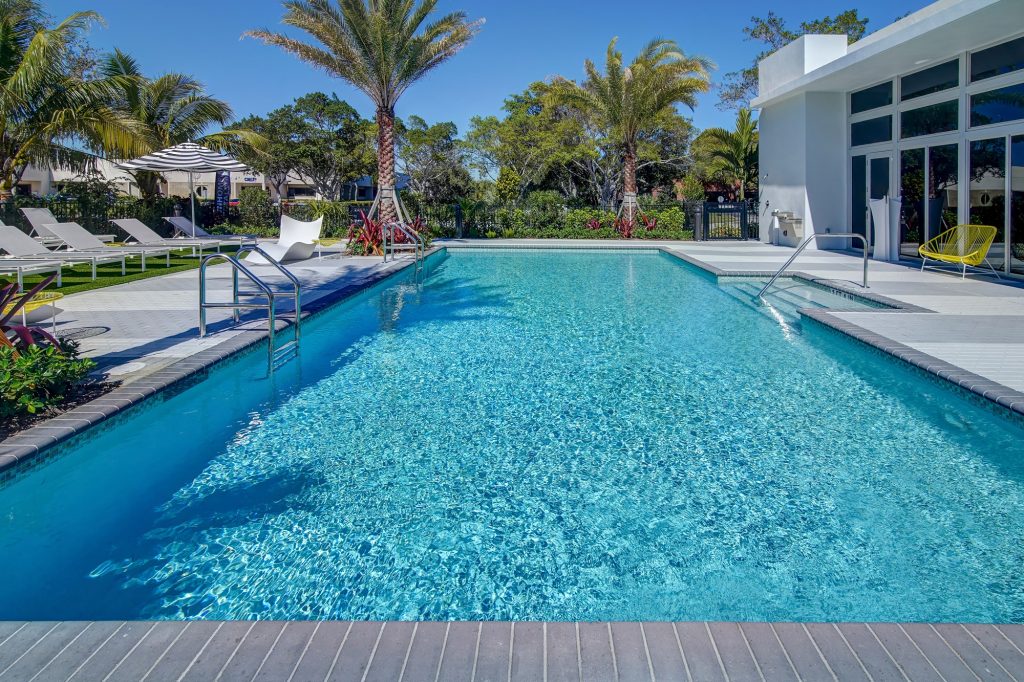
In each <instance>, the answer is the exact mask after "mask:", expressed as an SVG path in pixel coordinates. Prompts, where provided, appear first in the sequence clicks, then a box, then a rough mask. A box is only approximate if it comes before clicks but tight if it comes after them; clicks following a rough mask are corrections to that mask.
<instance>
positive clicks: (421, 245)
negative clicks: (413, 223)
mask: <svg viewBox="0 0 1024 682" xmlns="http://www.w3.org/2000/svg"><path fill="white" fill-rule="evenodd" d="M396 228H397V229H398V230H399V231H401V233H402V234H404V235H405V236H406V237H408V238H409V239H411V240H413V242H414V247H415V253H414V254H413V258H415V260H416V264H417V268H418V267H419V262H420V261H421V260H422V259H423V256H424V255H425V254H426V250H427V245H426V241H425V240H424V239H423V237H422V236H421V235H420V234H419V233H418V232H416V231H415V230H410V229H407V228H406V227H405V226H404V225H403V224H402V223H389V224H387V225H384V226H383V228H382V229H383V234H382V237H383V239H384V260H385V261H387V259H388V252H389V251H390V252H391V256H392V258H394V255H395V247H396V246H397V244H396V243H395V229H396ZM389 232H390V236H391V240H390V242H389V241H388V233H389Z"/></svg>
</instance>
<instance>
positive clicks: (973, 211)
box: [968, 137, 1006, 270]
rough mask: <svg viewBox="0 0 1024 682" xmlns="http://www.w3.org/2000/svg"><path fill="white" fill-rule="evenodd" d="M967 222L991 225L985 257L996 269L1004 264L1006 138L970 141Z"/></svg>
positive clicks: (999, 268)
mask: <svg viewBox="0 0 1024 682" xmlns="http://www.w3.org/2000/svg"><path fill="white" fill-rule="evenodd" d="M970 149H971V156H970V164H971V165H970V179H971V182H970V215H969V216H968V222H969V223H970V224H971V225H991V226H992V227H994V228H996V238H995V241H994V242H993V243H992V248H991V249H989V252H988V261H989V263H991V264H992V267H994V268H995V269H997V270H1003V269H1005V267H1006V138H1005V137H994V138H990V139H987V140H974V141H973V142H971V143H970Z"/></svg>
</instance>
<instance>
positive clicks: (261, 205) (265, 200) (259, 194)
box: [238, 187, 277, 230]
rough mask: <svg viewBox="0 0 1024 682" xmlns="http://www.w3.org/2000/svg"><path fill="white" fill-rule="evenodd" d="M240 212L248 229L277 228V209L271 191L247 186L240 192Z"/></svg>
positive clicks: (243, 223)
mask: <svg viewBox="0 0 1024 682" xmlns="http://www.w3.org/2000/svg"><path fill="white" fill-rule="evenodd" d="M238 214H239V216H240V217H241V219H242V225H243V226H245V228H246V229H248V230H266V229H271V228H277V209H275V208H274V202H272V201H271V200H270V192H268V191H267V190H265V189H262V188H260V187H246V188H244V189H242V191H241V192H239V194H238Z"/></svg>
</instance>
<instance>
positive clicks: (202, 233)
mask: <svg viewBox="0 0 1024 682" xmlns="http://www.w3.org/2000/svg"><path fill="white" fill-rule="evenodd" d="M164 220H166V221H167V222H169V223H170V224H171V226H172V227H173V228H174V233H175V235H176V236H179V235H180V236H182V237H185V238H189V239H218V240H220V241H223V242H228V241H230V242H231V243H234V242H235V240H238V245H239V246H245V245H246V244H256V243H257V241H258V237H256V235H252V234H210V233H209V232H207V231H206V230H204V229H203V228H201V227H199V226H198V225H193V224H192V221H191V220H189V219H188V218H186V217H185V216H183V215H179V216H165V217H164Z"/></svg>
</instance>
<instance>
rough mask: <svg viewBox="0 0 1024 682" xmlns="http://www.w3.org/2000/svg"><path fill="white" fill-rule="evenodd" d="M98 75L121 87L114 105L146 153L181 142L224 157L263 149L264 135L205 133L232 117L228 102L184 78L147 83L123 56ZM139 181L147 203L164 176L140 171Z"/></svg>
mask: <svg viewBox="0 0 1024 682" xmlns="http://www.w3.org/2000/svg"><path fill="white" fill-rule="evenodd" d="M99 72H100V74H101V75H102V76H103V77H105V78H109V79H112V80H114V81H115V82H117V84H118V88H117V90H116V93H115V97H114V99H113V102H112V105H113V106H114V108H115V109H116V110H117V111H119V112H121V113H122V114H123V115H125V116H127V117H129V118H131V119H132V120H134V121H135V122H136V123H137V124H138V126H139V131H140V135H141V137H142V144H143V145H144V146H145V147H146V149H145V151H144V152H143V153H150V152H154V151H158V150H160V149H165V148H167V147H171V146H173V145H176V144H181V143H182V142H198V143H200V144H203V145H206V146H208V147H213V148H215V149H221V150H224V151H229V152H230V151H234V152H238V151H239V149H240V148H244V147H251V148H255V149H257V150H258V149H260V148H262V147H264V146H265V145H266V141H265V140H264V139H263V137H262V136H261V135H258V134H257V133H255V132H252V131H250V130H245V129H232V130H224V131H219V132H215V133H207V134H204V133H205V132H206V130H207V129H208V128H209V127H210V126H212V125H217V124H219V125H225V124H227V123H229V122H230V121H231V119H232V118H233V117H234V114H233V113H232V111H231V107H230V106H229V105H228V103H227V102H225V101H223V100H219V99H216V98H214V97H211V96H210V95H208V94H206V91H205V88H204V86H203V84H202V83H200V82H199V81H197V80H196V79H194V78H192V77H191V76H186V75H184V74H180V73H169V74H166V75H163V76H160V77H159V78H153V79H150V78H147V77H145V76H144V75H143V74H142V71H141V69H140V68H139V65H138V62H136V61H135V60H134V59H133V58H132V57H130V56H128V55H127V54H125V53H124V52H121V51H120V50H116V49H115V50H114V52H113V53H111V54H109V55H107V57H106V58H105V59H104V60H103V61H102V63H101V64H100V68H99ZM134 176H135V180H136V182H137V183H138V185H139V191H140V192H141V193H142V195H143V197H146V198H152V197H154V196H156V194H157V189H158V185H159V182H160V174H159V173H154V172H150V171H136V172H135V173H134Z"/></svg>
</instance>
